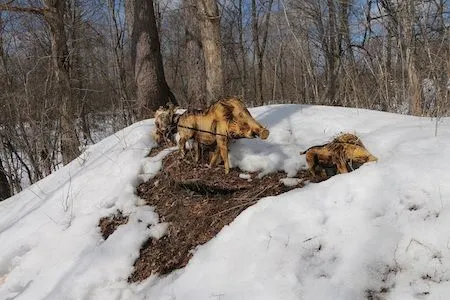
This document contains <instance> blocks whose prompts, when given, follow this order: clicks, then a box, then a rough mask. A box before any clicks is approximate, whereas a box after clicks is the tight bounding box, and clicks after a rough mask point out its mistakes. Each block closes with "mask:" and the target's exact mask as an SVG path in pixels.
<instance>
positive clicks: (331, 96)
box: [327, 0, 339, 104]
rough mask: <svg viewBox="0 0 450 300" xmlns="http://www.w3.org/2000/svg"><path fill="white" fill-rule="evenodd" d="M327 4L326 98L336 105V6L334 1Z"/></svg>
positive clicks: (330, 0)
mask: <svg viewBox="0 0 450 300" xmlns="http://www.w3.org/2000/svg"><path fill="white" fill-rule="evenodd" d="M327 4H328V47H327V49H328V53H327V64H328V88H327V98H328V101H329V102H330V103H331V104H336V103H337V99H336V94H337V88H338V86H337V73H338V67H339V66H338V64H339V45H338V43H339V41H338V34H337V26H336V6H335V3H334V0H327Z"/></svg>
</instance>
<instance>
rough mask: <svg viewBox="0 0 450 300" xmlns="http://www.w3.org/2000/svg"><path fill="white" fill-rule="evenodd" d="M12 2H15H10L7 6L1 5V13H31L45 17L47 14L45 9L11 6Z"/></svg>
mask: <svg viewBox="0 0 450 300" xmlns="http://www.w3.org/2000/svg"><path fill="white" fill-rule="evenodd" d="M12 2H13V1H9V2H8V3H6V4H0V11H9V12H18V13H31V14H35V15H43V14H44V12H45V8H37V7H21V6H14V5H11V3H12Z"/></svg>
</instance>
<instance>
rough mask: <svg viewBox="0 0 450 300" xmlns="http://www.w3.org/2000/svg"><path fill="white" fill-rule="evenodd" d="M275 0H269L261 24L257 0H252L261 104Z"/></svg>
mask: <svg viewBox="0 0 450 300" xmlns="http://www.w3.org/2000/svg"><path fill="white" fill-rule="evenodd" d="M272 4H273V0H269V2H268V9H267V12H266V14H265V16H264V21H263V22H262V24H261V26H260V25H259V14H258V13H257V7H256V1H255V0H252V35H253V52H254V53H253V59H254V62H255V58H256V61H257V68H256V70H255V88H256V100H257V102H258V104H259V105H263V104H264V96H263V70H264V69H263V68H264V54H265V52H266V46H267V37H268V33H269V22H270V15H271V10H272ZM260 34H262V35H263V36H262V41H261V42H260V37H259V35H260Z"/></svg>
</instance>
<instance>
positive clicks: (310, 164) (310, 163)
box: [306, 151, 316, 177]
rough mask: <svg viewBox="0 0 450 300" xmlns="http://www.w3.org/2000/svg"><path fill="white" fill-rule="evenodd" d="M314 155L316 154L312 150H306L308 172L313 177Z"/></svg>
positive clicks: (314, 174) (314, 172)
mask: <svg viewBox="0 0 450 300" xmlns="http://www.w3.org/2000/svg"><path fill="white" fill-rule="evenodd" d="M315 156H316V154H315V153H313V152H312V151H307V152H306V163H307V164H308V167H309V172H310V173H311V175H312V176H314V177H315V176H316V159H315Z"/></svg>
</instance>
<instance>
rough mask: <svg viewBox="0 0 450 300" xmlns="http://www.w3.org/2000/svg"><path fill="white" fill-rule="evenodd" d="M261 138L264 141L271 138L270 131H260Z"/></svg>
mask: <svg viewBox="0 0 450 300" xmlns="http://www.w3.org/2000/svg"><path fill="white" fill-rule="evenodd" d="M259 137H260V138H261V139H263V140H265V139H267V138H268V137H269V130H267V129H265V128H264V129H262V130H260V132H259Z"/></svg>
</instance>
